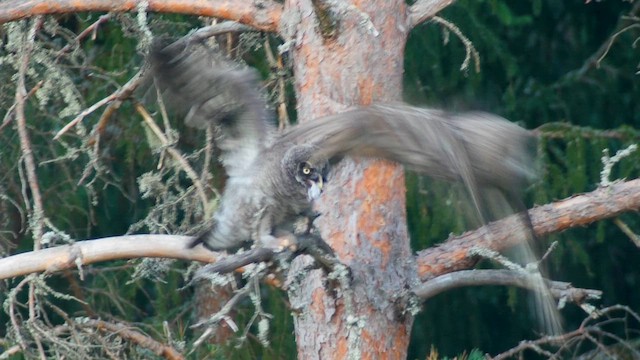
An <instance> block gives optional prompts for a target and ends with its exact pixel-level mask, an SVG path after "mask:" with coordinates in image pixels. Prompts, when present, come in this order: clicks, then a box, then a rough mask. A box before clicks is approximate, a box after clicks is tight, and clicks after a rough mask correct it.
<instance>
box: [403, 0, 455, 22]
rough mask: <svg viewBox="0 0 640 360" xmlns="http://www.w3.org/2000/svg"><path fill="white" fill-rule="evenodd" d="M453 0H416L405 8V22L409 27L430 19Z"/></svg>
mask: <svg viewBox="0 0 640 360" xmlns="http://www.w3.org/2000/svg"><path fill="white" fill-rule="evenodd" d="M454 1H455V0H418V1H416V2H415V3H414V4H413V5H411V6H409V8H408V9H407V22H408V23H409V27H410V28H414V27H416V26H417V25H420V24H422V23H423V22H425V21H427V20H429V19H431V18H432V17H434V16H435V15H436V14H437V13H439V12H440V11H442V9H444V8H446V7H447V6H449V5H451V4H453V2H454Z"/></svg>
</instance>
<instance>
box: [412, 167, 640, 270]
mask: <svg viewBox="0 0 640 360" xmlns="http://www.w3.org/2000/svg"><path fill="white" fill-rule="evenodd" d="M638 209H640V179H635V180H631V181H627V182H619V183H614V184H613V185H611V186H609V187H606V188H599V189H597V190H595V191H592V192H590V193H586V194H582V195H576V196H572V197H570V198H567V199H564V200H561V201H558V202H555V203H551V204H547V205H543V206H537V207H535V208H533V209H531V210H529V214H530V215H531V221H532V224H533V228H534V231H535V232H536V234H537V235H538V236H540V237H542V236H546V235H548V234H551V233H555V232H560V231H563V230H567V229H570V228H574V227H578V226H585V225H587V224H590V223H593V222H595V221H599V220H603V219H607V218H611V217H615V216H617V215H619V214H621V213H623V212H628V211H637V210H638ZM486 226H487V227H489V231H486V230H485V231H482V230H476V231H469V232H466V233H464V234H462V235H459V236H453V237H450V238H449V239H448V240H447V241H445V242H444V243H442V244H440V245H439V246H437V247H432V248H429V249H426V250H423V251H420V252H419V253H418V257H417V259H416V260H417V263H418V274H419V276H420V278H421V279H423V280H428V279H431V278H434V277H436V276H438V275H442V274H446V273H450V272H453V271H458V270H464V269H469V268H471V267H472V266H473V265H474V263H475V261H474V257H473V256H472V254H471V253H472V251H471V250H472V249H473V248H474V247H483V248H488V249H492V250H496V251H499V250H503V249H506V248H509V247H512V246H514V245H517V244H521V243H523V242H524V241H525V239H524V238H522V237H523V236H525V233H526V232H524V231H520V230H519V229H520V228H521V226H522V224H521V221H519V218H518V216H516V215H514V216H510V217H508V218H505V219H502V220H499V221H496V222H493V223H490V224H488V225H486ZM487 234H491V236H490V237H489V236H487Z"/></svg>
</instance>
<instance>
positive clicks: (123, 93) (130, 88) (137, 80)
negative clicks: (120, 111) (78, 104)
mask: <svg viewBox="0 0 640 360" xmlns="http://www.w3.org/2000/svg"><path fill="white" fill-rule="evenodd" d="M144 71H145V68H144V67H143V68H142V69H140V70H139V71H138V73H136V74H135V75H134V76H133V77H132V78H131V79H130V80H129V81H127V83H126V84H124V85H123V86H122V87H121V88H120V89H118V90H117V91H116V92H114V93H113V94H111V95H109V96H107V97H106V98H104V99H102V100H100V101H98V102H97V103H95V104H93V105H92V106H90V107H88V108H87V109H85V110H84V111H82V112H81V113H80V114H79V115H78V116H76V117H75V118H74V119H73V120H71V121H70V122H69V123H67V125H65V126H64V127H63V128H62V129H60V131H58V133H57V134H56V135H55V136H54V137H53V140H57V139H58V138H60V136H62V135H64V134H65V133H66V132H67V131H69V129H71V128H72V127H74V126H76V125H77V124H78V123H79V122H80V121H82V119H84V118H85V117H86V116H87V115H89V114H91V113H92V112H94V111H96V110H97V109H99V108H100V107H102V106H104V105H106V104H109V103H111V102H118V101H122V100H124V99H126V98H128V97H129V96H131V94H133V92H134V91H135V90H136V89H137V88H138V86H140V85H141V84H142V83H143V81H144V76H143V74H144ZM118 106H119V104H118V105H117V106H116V108H117V107H118ZM105 113H106V111H105ZM102 118H104V116H102ZM102 118H101V123H102V122H103V121H104V120H102ZM101 126H104V124H103V125H101ZM99 128H100V127H99Z"/></svg>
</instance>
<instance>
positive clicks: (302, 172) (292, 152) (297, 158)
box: [282, 145, 326, 201]
mask: <svg viewBox="0 0 640 360" xmlns="http://www.w3.org/2000/svg"><path fill="white" fill-rule="evenodd" d="M316 150H317V149H316V148H315V147H314V146H311V145H296V146H293V147H291V148H289V149H288V150H287V152H286V153H285V156H284V157H283V158H282V166H283V167H284V170H285V172H284V173H285V174H287V176H289V177H290V178H291V179H295V184H296V185H299V186H303V187H304V190H306V193H307V198H308V200H309V201H313V200H315V199H317V198H318V197H319V196H320V194H321V193H322V187H323V185H324V170H325V168H326V161H320V162H318V161H312V160H311V158H312V155H313V154H314V152H315V151H316Z"/></svg>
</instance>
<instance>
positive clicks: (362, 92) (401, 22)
mask: <svg viewBox="0 0 640 360" xmlns="http://www.w3.org/2000/svg"><path fill="white" fill-rule="evenodd" d="M327 2H328V1H327ZM336 3H342V4H345V5H340V6H336ZM324 4H325V3H324V2H323V1H321V0H315V1H311V0H289V1H288V2H287V4H285V9H286V10H285V13H283V22H285V23H286V24H290V25H286V24H285V25H284V27H285V28H284V29H281V30H282V32H283V33H284V34H285V37H286V34H290V35H291V39H290V40H291V43H290V45H291V51H292V55H293V62H294V74H295V90H296V94H297V101H298V117H299V121H310V120H312V119H314V118H317V117H319V116H323V115H328V114H332V113H336V112H341V111H344V110H346V109H348V108H350V107H353V106H356V105H362V104H369V103H372V102H381V101H382V102H384V101H395V100H400V98H401V91H402V73H403V53H404V45H405V39H406V36H407V31H408V30H407V26H406V25H405V24H406V9H405V3H404V0H372V1H360V2H354V3H350V4H348V5H347V2H342V1H341V2H331V5H330V6H324ZM287 26H290V27H289V28H286V27H287ZM328 181H329V183H328V184H327V186H326V192H325V194H323V196H322V197H321V201H320V202H319V203H318V204H317V205H316V210H317V211H319V212H320V213H321V214H322V216H321V217H320V218H319V219H318V220H316V225H317V226H318V227H319V228H320V231H321V234H322V237H323V238H324V239H325V240H326V241H327V242H328V243H329V244H330V245H331V246H332V247H333V249H335V250H336V252H337V253H338V256H339V258H340V259H341V261H342V262H344V263H345V264H346V265H348V266H349V267H350V269H351V271H352V275H353V281H352V284H351V287H352V291H353V292H352V295H353V296H352V301H350V297H349V296H348V295H346V294H345V293H344V291H342V289H339V288H335V286H334V287H332V285H331V283H330V282H326V281H324V282H323V280H322V279H323V277H322V276H321V275H322V273H321V272H320V271H313V272H312V273H310V274H309V275H308V276H307V278H305V280H304V281H302V286H301V287H300V288H298V289H297V290H294V291H291V293H290V299H291V304H292V306H293V307H294V308H296V309H299V311H300V313H299V314H298V315H294V317H295V319H294V321H295V334H296V341H297V346H298V358H299V359H344V358H354V359H382V358H384V359H404V358H405V357H406V353H407V347H408V343H409V336H410V332H411V326H412V323H413V316H412V315H411V314H409V313H407V312H406V311H405V310H406V308H407V306H406V289H407V288H408V287H409V286H408V284H409V282H410V281H411V280H412V279H413V278H414V276H415V275H414V274H415V267H414V265H413V264H412V262H411V252H410V248H409V241H408V235H407V229H406V216H405V185H404V174H403V171H402V168H401V167H399V166H396V165H394V164H391V163H386V162H381V161H372V160H344V161H342V163H341V164H340V165H339V166H338V167H337V169H335V168H334V171H333V173H332V175H331V176H330V177H329V179H328Z"/></svg>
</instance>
